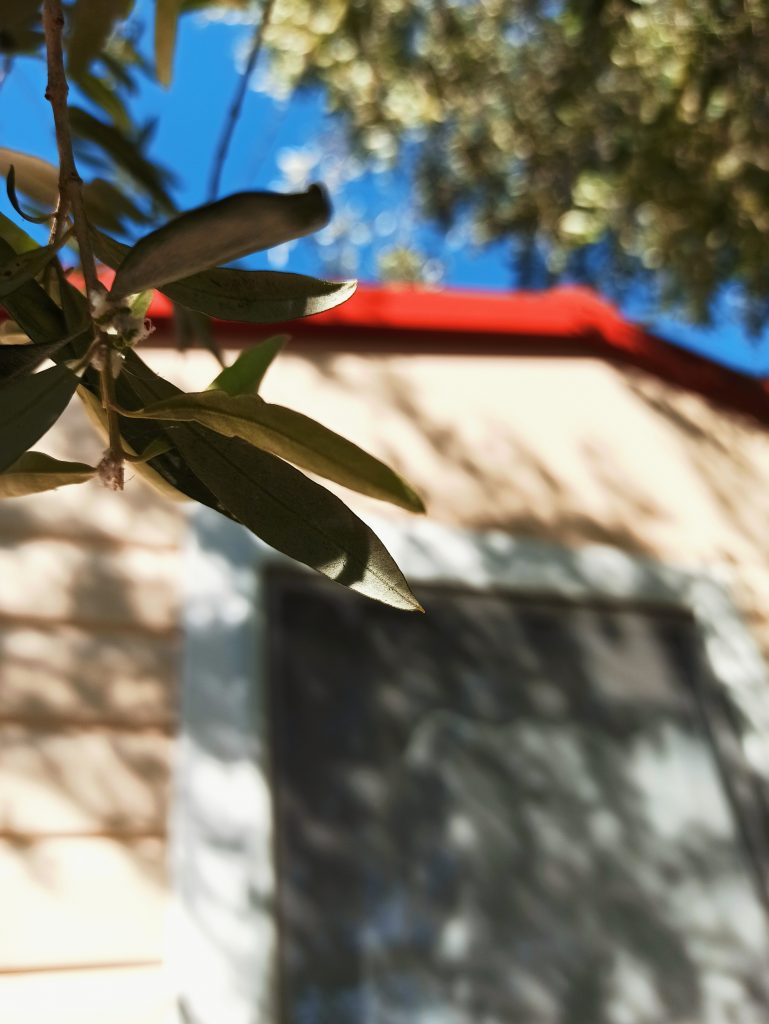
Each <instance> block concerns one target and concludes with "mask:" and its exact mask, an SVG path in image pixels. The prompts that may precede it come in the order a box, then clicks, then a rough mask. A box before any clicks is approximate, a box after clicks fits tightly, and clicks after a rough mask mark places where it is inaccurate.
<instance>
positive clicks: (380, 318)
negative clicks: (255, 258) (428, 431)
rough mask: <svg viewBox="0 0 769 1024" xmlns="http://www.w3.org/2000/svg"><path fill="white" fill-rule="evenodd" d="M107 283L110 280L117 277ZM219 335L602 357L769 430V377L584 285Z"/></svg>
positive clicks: (344, 308)
mask: <svg viewBox="0 0 769 1024" xmlns="http://www.w3.org/2000/svg"><path fill="white" fill-rule="evenodd" d="M104 277H105V283H106V281H107V280H108V278H109V277H111V274H109V275H108V274H105V275H104ZM149 315H150V317H151V318H152V320H153V321H154V323H155V326H156V328H157V332H156V333H155V334H154V335H152V336H151V337H150V338H149V339H148V343H149V344H150V345H154V346H160V345H163V346H167V345H169V344H171V342H170V341H169V333H171V332H172V329H173V328H172V306H171V303H170V302H169V301H168V299H166V298H165V296H163V295H160V294H156V295H155V298H154V299H153V302H152V305H151V306H150V310H149ZM215 330H216V334H217V336H218V337H219V338H220V339H221V341H222V342H223V344H224V345H226V346H227V347H234V348H244V347H246V346H247V345H251V344H253V343H254V342H256V341H258V340H260V339H262V338H265V337H268V336H269V335H271V334H276V333H287V334H290V335H291V338H292V342H291V347H292V349H294V350H299V351H302V350H304V351H307V350H316V351H344V352H383V353H392V354H396V353H397V354H405V355H420V354H428V353H430V354H439V355H478V356H481V355H509V356H516V355H517V356H524V355H526V356H537V357H547V356H568V357H585V356H587V357H594V358H600V359H603V360H605V361H608V362H612V363H617V364H620V365H624V366H633V367H636V368H638V369H641V370H644V371H646V372H647V373H651V374H653V375H654V376H656V377H659V378H660V379H662V380H664V381H667V382H669V383H671V384H675V385H677V386H679V387H682V388H685V389H686V390H688V391H693V392H696V393H697V394H700V395H703V396H704V397H706V398H708V399H710V400H711V401H713V402H715V403H717V404H718V405H720V406H723V407H724V408H727V409H730V410H732V411H735V412H739V413H742V414H745V415H748V416H751V417H752V418H754V419H756V420H758V421H759V422H760V423H762V424H764V425H766V426H769V394H768V392H769V381H766V380H763V381H762V380H756V379H754V378H752V377H749V376H747V375H746V374H742V373H738V372H737V371H734V370H729V369H727V368H726V367H723V366H721V365H719V364H718V363H715V362H713V361H712V360H711V359H707V358H706V357H705V356H698V355H695V354H694V353H691V352H687V351H686V350H685V349H682V348H679V347H678V346H676V345H673V344H671V343H670V342H667V341H665V340H663V339H662V338H659V337H657V336H655V335H654V334H651V333H650V332H648V331H645V330H644V329H643V328H641V327H638V326H636V325H634V324H632V323H629V322H628V321H627V320H625V319H624V318H623V317H622V315H621V314H620V312H619V310H618V309H617V308H616V307H615V306H613V305H612V304H611V303H609V302H607V301H606V300H605V299H602V298H601V297H600V296H598V295H597V294H596V293H595V292H593V291H591V290H590V289H588V288H579V287H564V288H554V289H552V290H550V291H544V292H509V293H500V292H479V291H455V290H451V291H437V290H428V289H423V288H415V287H404V286H399V287H398V286H393V287H377V286H373V285H361V286H360V287H359V288H358V290H357V291H356V293H355V294H354V295H353V296H352V298H351V299H349V300H348V301H347V302H345V303H344V304H343V305H341V306H337V307H336V308H335V309H330V310H328V311H327V312H325V313H320V314H318V315H317V316H311V317H305V318H304V319H301V320H291V321H289V322H287V323H280V324H270V325H269V326H259V325H255V324H242V323H231V322H226V321H219V322H217V323H216V327H215ZM145 344H146V343H145Z"/></svg>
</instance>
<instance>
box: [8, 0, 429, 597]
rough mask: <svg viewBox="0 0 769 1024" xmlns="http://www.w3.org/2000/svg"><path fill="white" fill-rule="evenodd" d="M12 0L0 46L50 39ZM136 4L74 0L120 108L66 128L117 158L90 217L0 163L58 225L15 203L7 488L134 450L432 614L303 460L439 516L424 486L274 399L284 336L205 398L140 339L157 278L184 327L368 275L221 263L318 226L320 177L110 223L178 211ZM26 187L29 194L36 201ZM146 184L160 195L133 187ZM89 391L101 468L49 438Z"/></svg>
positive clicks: (245, 359) (160, 478) (346, 292)
mask: <svg viewBox="0 0 769 1024" xmlns="http://www.w3.org/2000/svg"><path fill="white" fill-rule="evenodd" d="M15 3H16V0H14V5H13V10H14V12H15V13H14V20H13V21H12V22H11V20H9V19H8V18H7V17H6V15H7V11H8V10H10V9H11V7H9V6H8V3H7V0H0V15H3V16H4V17H6V21H4V22H1V23H0V24H8V25H11V24H12V25H13V26H14V30H13V32H12V33H10V32H9V33H6V35H5V36H0V45H1V46H2V47H3V48H5V50H6V52H7V53H9V54H12V55H13V56H17V55H20V54H23V53H27V52H35V50H36V49H37V48H38V47H39V46H40V42H41V40H40V33H39V19H38V11H37V8H38V5H37V4H36V3H35V4H28V5H27V4H26V2H25V0H22V2H21V3H20V4H19V5H18V7H17V6H15ZM187 6H189V5H187ZM182 7H183V5H182V4H180V3H179V2H178V0H157V3H156V68H155V69H154V72H153V73H155V74H156V75H157V77H158V79H159V80H160V81H161V82H167V81H168V80H169V79H170V75H171V67H172V57H173V44H174V37H175V29H176V19H177V17H178V15H179V13H180V12H181V10H182ZM131 8H132V3H131V0H74V3H73V4H72V5H71V6H70V8H69V9H68V15H69V19H68V32H67V35H66V37H65V40H66V42H65V49H66V60H67V74H68V76H69V78H70V80H72V81H74V82H75V83H76V84H77V85H78V86H79V87H80V88H81V91H83V92H85V93H88V95H90V97H91V98H92V100H93V101H94V103H95V104H96V105H97V106H100V107H101V108H102V113H103V115H104V117H103V118H99V117H96V116H95V115H94V114H92V113H91V112H89V111H87V110H85V109H83V108H80V107H77V106H71V107H70V108H69V111H68V116H69V127H70V128H71V132H72V136H73V139H74V141H75V149H76V150H77V151H78V153H79V154H80V155H81V156H82V155H86V156H89V157H90V158H91V159H92V161H93V163H94V164H100V165H102V166H104V167H107V168H108V170H109V174H108V177H107V178H98V177H97V178H95V179H93V180H91V181H89V182H86V184H85V186H84V188H83V199H84V213H82V214H79V213H78V212H77V208H76V205H75V203H74V202H72V204H71V209H72V211H73V212H72V217H73V219H74V223H73V224H72V225H71V226H70V227H67V226H66V220H65V217H64V215H58V216H56V217H54V216H53V212H54V211H55V210H56V209H59V208H63V210H64V214H66V213H67V212H68V210H69V203H68V202H67V199H68V198H71V196H70V194H69V193H68V192H67V191H66V189H67V188H69V187H70V186H69V185H64V184H62V185H61V188H62V189H63V190H64V191H63V192H62V195H60V192H59V190H60V182H59V178H60V175H59V170H58V169H57V168H56V167H54V166H52V165H50V164H48V163H46V162H45V161H42V160H40V159H39V158H37V157H34V156H30V155H28V154H23V153H17V152H14V151H11V150H7V149H6V150H0V170H2V171H3V172H4V173H5V175H6V181H7V189H8V194H9V197H10V199H11V201H12V203H13V205H14V207H15V209H16V212H17V214H18V215H19V218H20V219H21V220H24V219H27V220H30V219H31V220H35V221H41V220H42V221H46V220H49V219H52V221H53V227H52V232H51V238H50V242H49V244H47V245H37V244H36V243H35V242H34V241H33V240H32V239H31V238H30V237H29V236H28V235H27V234H26V233H25V232H24V230H23V229H22V227H21V226H20V224H18V223H14V222H12V221H10V220H8V219H7V218H5V217H2V216H1V215H0V304H2V306H4V308H5V310H6V313H7V316H8V320H7V321H6V323H5V324H4V325H3V329H2V333H0V497H16V496H19V495H23V494H30V493H36V492H39V491H43V490H48V489H51V488H56V487H59V486H62V485H64V484H80V483H84V482H86V481H87V480H90V479H92V478H93V477H94V476H99V477H101V478H102V479H103V480H105V481H107V482H110V483H114V482H115V481H116V480H117V481H119V480H121V479H122V468H120V472H119V474H117V475H115V463H117V464H118V466H119V467H122V461H123V460H124V459H128V460H129V461H130V462H131V463H132V465H133V466H134V468H135V470H136V473H137V474H139V475H141V476H143V477H145V478H146V479H147V480H148V481H149V482H150V483H152V484H153V485H154V486H156V487H158V488H159V489H160V490H161V491H162V492H163V493H165V494H167V495H169V496H171V497H174V498H177V499H181V500H185V499H192V500H195V501H199V502H202V503H203V504H205V505H208V506H210V507H211V508H213V509H216V510H217V511H218V512H220V513H221V514H223V515H224V516H226V517H228V518H229V519H232V520H234V521H235V522H239V523H242V524H243V525H245V526H246V527H247V528H248V529H250V530H252V531H253V532H254V533H256V534H257V535H258V536H260V537H261V538H263V539H264V540H265V541H266V542H267V543H268V544H270V545H272V546H273V547H275V548H276V549H277V550H279V551H281V552H283V553H285V554H286V555H288V556H290V557H292V558H295V559H297V560H298V561H300V562H302V563H304V564H306V565H308V566H310V567H312V568H314V569H316V570H317V571H319V572H321V573H323V574H325V575H326V576H329V577H330V578H332V579H335V580H337V581H339V582H340V583H343V584H345V585H346V586H348V587H351V588H352V589H354V590H358V591H360V592H361V593H363V594H365V595H367V596H369V597H373V598H375V599H377V600H380V601H383V602H385V603H387V604H390V605H392V606H394V607H398V608H403V609H410V610H414V609H419V604H418V602H417V601H416V600H415V598H414V597H413V595H412V594H411V591H410V589H409V587H408V584H407V583H406V580H405V579H404V578H403V575H402V574H401V572H400V570H399V569H398V567H397V565H396V564H395V562H394V561H393V559H392V558H391V556H390V555H389V553H388V552H387V550H386V549H385V547H384V546H383V544H382V543H381V541H380V540H379V539H378V538H377V537H376V535H375V534H374V533H373V532H372V531H371V529H370V528H369V527H368V526H367V525H366V524H365V523H363V521H362V520H360V519H359V518H358V517H357V516H356V515H355V514H354V513H353V512H352V511H351V510H350V509H349V508H348V507H347V505H346V504H345V503H344V502H343V501H342V500H341V499H340V498H338V497H337V496H336V495H335V494H333V493H332V492H331V491H329V490H327V489H326V488H325V487H323V486H321V484H320V483H317V482H316V481H315V480H314V479H311V478H310V477H308V476H306V475H305V474H304V473H303V472H302V471H301V470H302V469H304V470H307V471H309V472H310V473H312V474H313V475H314V476H317V477H322V478H324V479H328V480H331V481H333V482H335V483H337V484H341V485H342V486H344V487H347V488H350V489H353V490H355V491H358V492H360V493H363V494H366V495H369V496H371V497H374V498H378V499H381V500H384V501H388V502H391V503H393V504H395V505H398V506H400V507H402V508H405V509H408V510H410V511H414V512H421V511H423V510H424V509H423V506H422V503H421V500H420V499H419V497H418V496H417V494H416V493H415V492H414V490H413V489H412V488H411V487H410V486H409V484H408V483H406V481H404V480H403V479H402V478H401V477H400V476H398V474H396V473H395V472H393V470H391V469H390V468H389V467H387V466H386V465H384V464H383V463H382V462H380V461H379V460H378V459H376V458H375V457H374V456H372V455H370V454H368V453H367V452H364V451H363V450H362V449H361V448H359V447H358V446H357V445H355V444H354V443H353V442H351V441H349V440H347V439H346V438H343V437H341V436H340V435H338V434H336V433H335V432H334V431H332V430H329V429H328V428H327V427H325V426H323V425H322V424H320V423H317V422H315V421H314V420H312V419H310V418H309V417H307V416H305V415H304V414H302V413H300V412H298V411H295V410H292V409H287V408H285V407H283V406H278V405H273V404H270V403H268V402H266V401H264V399H263V398H262V397H261V396H260V395H259V393H258V391H259V388H260V385H261V382H262V380H263V378H264V375H265V373H266V372H267V370H268V368H269V366H270V364H271V362H272V360H273V359H274V358H275V357H276V356H277V354H278V353H279V352H280V350H281V349H282V347H283V345H284V343H285V341H286V338H285V336H278V337H274V338H270V339H268V340H267V341H264V342H262V343H261V344H258V345H256V346H254V347H253V348H251V349H249V350H247V351H246V352H244V353H242V355H240V356H239V358H238V359H237V360H236V361H235V362H234V363H233V364H232V365H231V366H227V367H224V368H223V370H222V372H221V373H220V374H219V375H218V376H217V377H216V378H215V379H214V380H213V381H212V382H211V384H210V386H209V388H208V389H207V390H206V391H202V392H197V393H190V394H185V393H183V392H181V391H180V390H179V389H178V388H176V387H175V386H174V385H173V384H172V383H170V382H169V381H167V380H165V379H163V378H162V377H160V376H159V375H158V374H156V373H155V372H154V371H153V370H152V369H151V368H150V367H149V366H148V365H147V364H146V363H145V362H144V361H143V360H142V358H141V357H140V356H139V355H138V354H137V352H136V351H135V346H136V344H137V343H139V344H140V343H141V341H142V340H143V338H144V337H145V336H146V334H147V331H148V325H147V324H146V313H147V310H148V306H149V303H150V300H151V297H152V292H153V290H155V289H158V290H160V291H162V292H164V293H165V294H166V295H167V296H168V297H169V298H170V299H171V300H172V301H173V302H174V303H176V304H177V305H178V307H179V309H180V310H181V311H182V312H183V314H184V317H185V319H186V323H187V324H188V325H189V324H193V325H195V326H196V327H198V326H199V325H200V323H201V322H203V323H204V322H205V321H206V320H207V318H209V317H217V318H219V319H225V320H239V321H244V322H248V323H252V324H269V323H274V322H285V321H287V320H290V319H293V318H297V317H303V316H308V315H311V314H313V313H318V312H322V311H323V310H326V309H330V308H332V307H333V306H335V305H338V304H339V303H340V302H343V301H345V300H346V299H347V298H349V297H350V295H352V293H353V292H354V290H355V282H354V281H342V282H330V281H321V280H317V279H315V278H310V277H306V276H303V275H299V274H290V273H275V272H266V271H243V270H235V269H232V268H229V267H226V266H222V265H221V264H223V263H228V262H230V261H231V260H234V259H237V258H238V257H240V256H243V255H246V254H248V253H252V252H255V251H258V250H260V249H266V248H270V247H272V246H277V245H281V244H283V243H285V242H287V241H290V240H292V239H295V238H299V237H301V236H303V235H306V234H308V233H310V232H313V231H317V230H318V229H320V228H322V227H323V226H324V225H325V224H326V223H327V222H328V220H329V218H330V217H331V204H330V200H329V198H328V196H327V194H326V191H325V190H324V189H323V188H322V187H321V186H318V185H312V186H310V188H309V189H308V190H307V191H306V192H303V193H298V194H293V195H279V194H276V193H272V192H243V193H238V194H236V195H231V196H227V197H225V198H223V199H220V200H217V201H214V202H211V203H208V204H206V205H204V206H201V207H198V208H196V209H193V210H188V211H186V212H184V213H180V214H177V215H176V216H173V217H172V218H171V219H170V220H169V219H166V222H165V223H163V224H161V225H160V226H158V227H156V228H155V229H154V230H151V231H149V232H148V233H145V234H143V236H142V237H140V238H139V239H138V241H136V242H135V243H134V244H133V245H126V244H124V243H123V242H120V241H118V240H117V239H115V238H114V237H113V236H112V235H113V233H114V232H116V231H117V232H119V231H120V230H121V228H122V226H123V223H124V221H125V219H126V218H129V219H132V220H133V221H134V222H137V223H140V222H142V221H146V220H149V219H151V220H152V221H153V222H154V221H155V220H156V219H157V217H158V215H159V214H160V213H161V212H162V211H165V214H166V217H167V215H168V213H169V212H171V211H172V206H171V202H170V199H169V197H168V193H167V183H168V180H169V179H168V175H167V174H165V173H164V172H163V171H161V170H160V169H158V168H157V167H156V166H155V165H154V164H153V163H152V162H151V161H150V160H148V159H147V158H145V157H144V156H142V155H141V145H140V141H141V140H140V133H137V129H135V127H134V126H133V125H132V123H131V119H130V116H129V113H128V108H127V107H125V106H124V105H123V104H122V101H121V99H120V92H121V90H122V91H123V92H128V93H130V91H131V89H132V87H133V73H134V71H135V70H136V69H137V68H138V69H139V70H141V71H142V72H147V71H148V70H149V71H150V72H152V69H147V68H146V67H144V66H143V64H142V61H141V59H140V58H139V57H138V56H137V55H136V51H135V49H134V48H133V46H132V44H131V42H130V34H129V33H127V32H125V31H123V30H122V29H121V27H120V26H121V23H122V21H123V19H125V18H126V17H127V16H128V15H129V14H130V12H131ZM20 12H23V17H22V13H20ZM116 54H119V55H120V56H119V57H118V56H116ZM89 90H90V91H89ZM108 94H109V95H108ZM54 107H55V102H54ZM61 113H62V112H61V110H60V111H59V115H60V116H61ZM62 159H63V158H62ZM116 171H117V172H118V173H116ZM126 181H127V182H129V183H130V185H129V186H126V185H125V184H124V182H126ZM17 189H18V191H19V192H22V193H23V194H24V196H25V197H26V198H25V203H31V204H32V206H33V209H31V210H27V209H25V207H24V206H23V205H22V203H21V201H20V199H19V197H18V195H17ZM132 190H133V191H132ZM136 193H140V194H141V195H143V197H144V199H146V200H147V204H146V205H144V206H141V205H139V204H137V203H136V202H135V201H134V199H133V195H134V194H136ZM129 195H130V196H131V198H129ZM83 218H85V221H83ZM72 231H74V232H75V235H76V237H77V239H78V242H79V243H80V246H79V248H80V250H81V256H83V259H84V266H85V260H86V255H85V254H84V253H83V250H84V248H92V249H93V251H94V253H95V255H96V256H97V257H98V258H99V260H101V261H102V262H103V263H104V264H106V265H107V266H108V267H111V268H113V269H114V271H115V274H114V278H113V280H112V284H111V287H110V289H109V291H107V290H106V289H104V288H102V286H98V288H95V289H94V288H92V290H91V291H90V292H89V293H88V294H87V295H86V294H84V293H83V292H81V291H80V290H79V289H78V288H77V287H75V285H73V283H72V282H71V281H70V280H69V279H68V277H67V275H66V274H65V273H64V272H63V270H62V267H61V265H60V263H59V252H60V250H61V248H62V247H63V246H64V245H65V244H68V243H70V242H71V238H70V234H71V232H72ZM89 239H90V241H89ZM87 242H88V245H86V243H87ZM88 258H90V257H88ZM86 269H87V268H86ZM91 279H92V280H93V278H91ZM46 363H48V364H49V365H48V367H47V368H43V369H40V367H41V366H43V365H44V364H46ZM50 364H52V365H50ZM75 395H77V396H78V398H79V399H80V400H81V401H82V402H83V403H84V405H85V407H86V410H87V411H88V413H89V415H90V416H91V418H92V419H93V421H94V424H95V425H96V427H97V428H98V429H99V430H100V431H102V432H103V433H104V434H105V436H106V437H107V440H108V443H109V448H108V449H107V452H106V453H105V459H104V460H103V461H102V463H100V465H99V466H88V465H86V464H83V463H79V462H75V463H68V462H61V461H59V460H56V459H52V458H51V457H50V456H48V455H46V454H45V453H43V452H40V451H37V450H34V448H33V446H34V445H36V444H37V443H38V441H39V440H40V439H41V438H42V437H43V436H44V434H45V433H46V432H47V431H48V430H49V428H50V427H51V426H52V425H53V424H54V423H55V422H56V421H57V420H58V418H59V417H60V416H61V414H62V413H63V411H64V410H65V408H66V407H67V405H68V404H69V402H70V401H71V400H72V399H73V397H74V396H75Z"/></svg>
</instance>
